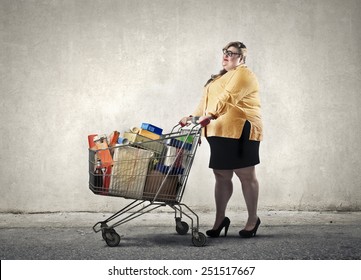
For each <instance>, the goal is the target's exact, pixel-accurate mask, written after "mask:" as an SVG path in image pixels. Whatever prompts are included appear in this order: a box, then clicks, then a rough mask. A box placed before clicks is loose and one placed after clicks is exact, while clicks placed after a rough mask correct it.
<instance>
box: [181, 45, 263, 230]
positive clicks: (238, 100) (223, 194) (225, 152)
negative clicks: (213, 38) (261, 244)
mask: <svg viewBox="0 0 361 280" xmlns="http://www.w3.org/2000/svg"><path fill="white" fill-rule="evenodd" d="M246 55H247V49H246V46H245V45H244V44H243V43H241V42H230V43H229V44H227V45H226V46H225V47H224V48H223V60H222V66H223V69H222V70H221V71H220V73H219V74H218V75H212V77H211V79H209V80H208V81H207V83H206V85H205V87H204V93H203V97H202V98H201V101H200V103H199V105H198V107H197V108H196V110H195V111H194V113H193V116H198V117H200V118H199V122H202V123H208V122H209V124H208V125H207V126H205V127H204V129H203V135H204V136H205V137H206V139H207V140H208V142H209V145H210V161H209V167H210V168H212V169H213V173H214V176H215V181H216V182H215V203H216V217H215V222H214V225H213V228H212V229H211V230H208V231H207V232H206V233H207V235H208V236H210V237H219V235H220V232H221V231H222V229H223V228H224V235H225V236H227V231H228V228H229V225H230V222H231V221H230V220H229V218H228V217H226V208H227V204H228V201H229V199H230V198H231V196H232V192H233V185H232V176H233V174H236V176H237V177H238V178H239V179H240V182H241V184H242V192H243V196H244V199H245V202H246V206H247V211H248V220H247V222H246V225H245V227H244V228H243V229H242V230H241V231H240V232H239V235H240V236H241V237H253V236H255V235H256V233H257V229H258V227H259V225H260V223H261V221H260V219H259V217H258V215H257V203H258V188H259V185H258V181H257V177H256V172H255V165H257V164H258V163H259V162H260V161H259V145H260V141H261V140H262V137H263V133H262V120H261V114H260V100H259V94H258V82H257V78H256V77H255V75H254V74H253V73H252V71H251V70H249V69H248V68H247V66H246V64H245V61H246ZM191 119H192V116H189V117H184V118H182V119H181V121H180V123H181V124H183V125H184V124H186V123H187V122H188V121H190V120H191ZM210 120H212V121H210Z"/></svg>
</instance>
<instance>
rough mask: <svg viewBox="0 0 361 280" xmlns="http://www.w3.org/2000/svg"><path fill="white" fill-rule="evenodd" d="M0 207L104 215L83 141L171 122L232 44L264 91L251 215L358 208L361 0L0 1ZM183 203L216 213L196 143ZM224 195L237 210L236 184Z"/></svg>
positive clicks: (114, 203) (204, 150)
mask: <svg viewBox="0 0 361 280" xmlns="http://www.w3.org/2000/svg"><path fill="white" fill-rule="evenodd" d="M0 4H1V6H0V66H1V72H0V89H1V91H0V94H1V113H0V114H1V122H0V127H1V141H0V149H1V150H0V157H1V163H0V172H1V176H0V178H1V179H0V188H1V189H0V191H1V196H0V211H78V210H80V211H98V210H99V211H106V210H110V211H113V210H116V209H119V207H121V206H122V205H124V204H125V203H128V201H126V200H124V199H122V198H109V197H102V196H95V195H93V194H92V193H91V192H90V191H89V190H88V186H87V182H88V174H87V171H88V167H87V160H88V158H87V157H88V154H87V145H88V144H87V135H88V134H92V133H110V132H111V131H113V130H119V131H124V130H126V129H128V128H129V127H130V126H137V125H139V124H140V123H141V122H150V123H153V124H156V125H159V126H161V127H163V128H164V129H165V130H169V129H170V128H171V127H172V126H173V125H174V124H175V123H176V122H177V121H178V120H179V118H180V117H181V116H183V115H186V114H189V113H190V112H191V111H192V110H193V108H194V107H195V106H196V104H197V102H198V100H199V97H200V95H201V91H202V86H203V84H204V82H205V81H206V80H207V79H208V78H209V76H210V74H213V73H216V72H218V71H219V70H220V67H221V48H222V47H223V46H224V45H225V44H226V43H227V42H229V41H232V40H241V41H243V42H244V43H245V44H246V45H247V47H248V49H249V57H248V61H247V62H248V65H249V67H250V68H252V69H253V70H254V72H256V74H257V76H258V77H259V81H260V85H261V98H262V104H263V117H264V124H265V139H264V141H263V143H262V144H261V160H262V163H261V165H259V166H258V167H257V172H258V176H259V181H260V186H261V193H260V208H261V209H287V210H360V206H361V172H360V171H361V170H360V163H361V148H360V134H361V133H360V131H361V113H360V106H361V97H360V88H361V80H360V77H361V73H360V70H361V66H360V61H361V52H360V43H361V33H360V31H359V30H360V28H361V17H360V15H361V1H360V0H343V1H340V0H338V1H336V0H322V1H321V0H306V1H296V0H242V1H236V0H229V1H226V2H224V1H223V0H212V1H206V0H198V1H193V0H185V1H184V0H183V1H180V0H169V1H166V0H163V1H161V0H156V1H154V0H153V1H149V0H104V1H101V0H98V1H95V0H73V1H72V0H59V1H56V0H53V1H51V0H43V1H40V0H38V1H35V0H27V1H25V0H24V1H20V0H0ZM203 142H204V143H203V145H201V147H200V149H199V150H198V153H197V157H196V160H195V162H194V165H193V168H192V171H191V178H190V179H189V181H188V184H187V189H186V194H185V195H184V197H183V201H184V202H186V203H187V204H188V205H190V206H192V207H197V208H201V209H204V210H208V209H213V204H214V203H213V178H212V173H211V170H209V169H208V167H207V166H208V155H209V154H208V153H209V151H208V144H207V143H206V141H203ZM234 183H235V192H234V196H233V198H232V200H231V202H230V206H231V207H233V208H241V209H244V208H245V206H244V202H243V198H242V195H241V191H240V187H239V183H238V182H237V181H236V180H235V181H234Z"/></svg>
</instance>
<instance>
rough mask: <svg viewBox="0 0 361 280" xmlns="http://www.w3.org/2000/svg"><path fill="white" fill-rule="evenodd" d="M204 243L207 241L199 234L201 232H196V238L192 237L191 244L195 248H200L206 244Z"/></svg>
mask: <svg viewBox="0 0 361 280" xmlns="http://www.w3.org/2000/svg"><path fill="white" fill-rule="evenodd" d="M206 241H207V237H206V236H205V235H204V234H203V233H201V232H198V238H196V237H194V236H193V237H192V243H193V245H194V246H197V247H202V246H204V245H205V244H206Z"/></svg>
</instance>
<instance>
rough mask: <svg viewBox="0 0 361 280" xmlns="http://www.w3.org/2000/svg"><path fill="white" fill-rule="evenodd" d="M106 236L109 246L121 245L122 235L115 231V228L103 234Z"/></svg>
mask: <svg viewBox="0 0 361 280" xmlns="http://www.w3.org/2000/svg"><path fill="white" fill-rule="evenodd" d="M104 237H105V239H104V240H105V242H106V243H107V245H108V246H109V247H116V246H118V245H119V242H120V236H119V234H118V233H116V232H115V230H114V229H111V230H108V231H106V232H105V234H104V235H103V238H104Z"/></svg>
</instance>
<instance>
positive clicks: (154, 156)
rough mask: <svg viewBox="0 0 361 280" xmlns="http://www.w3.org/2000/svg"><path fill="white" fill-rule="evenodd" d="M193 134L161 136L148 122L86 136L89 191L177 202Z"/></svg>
mask: <svg viewBox="0 0 361 280" xmlns="http://www.w3.org/2000/svg"><path fill="white" fill-rule="evenodd" d="M195 133H196V132H194V133H193V134H192V133H190V130H189V129H184V128H182V129H180V130H178V131H176V132H172V133H170V134H163V129H162V128H159V127H157V126H155V125H152V124H149V123H142V124H141V126H140V127H132V128H130V129H129V130H128V131H125V132H123V133H120V132H118V131H113V132H112V133H111V134H110V135H108V136H107V135H96V134H92V135H89V136H88V142H89V153H90V155H89V174H90V181H89V188H90V189H91V190H92V191H93V192H94V193H95V194H100V195H110V196H120V197H124V198H130V199H143V200H157V201H177V200H178V201H179V199H180V196H181V193H180V192H181V191H182V190H181V189H182V188H181V186H182V183H183V182H184V181H186V177H187V176H188V174H187V172H185V171H186V168H187V166H188V168H190V164H191V157H192V147H193V145H194V143H193V141H194V139H195V137H194V136H195Z"/></svg>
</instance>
